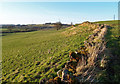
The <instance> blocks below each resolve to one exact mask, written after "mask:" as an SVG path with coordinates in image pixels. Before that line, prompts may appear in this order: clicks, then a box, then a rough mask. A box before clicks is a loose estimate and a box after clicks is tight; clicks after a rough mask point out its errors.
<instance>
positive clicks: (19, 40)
mask: <svg viewBox="0 0 120 84" xmlns="http://www.w3.org/2000/svg"><path fill="white" fill-rule="evenodd" d="M70 29H71V28H68V29H62V30H59V31H56V30H46V31H35V32H26V33H16V34H15V33H13V34H6V36H3V37H2V42H3V44H2V68H3V70H2V72H3V73H2V75H3V77H2V80H3V82H4V81H34V82H39V81H40V80H41V79H43V78H45V77H47V78H52V77H54V76H56V72H57V71H58V70H59V69H61V68H62V67H63V66H64V63H66V61H67V60H68V59H69V56H68V55H69V54H68V53H69V52H70V51H75V50H76V49H78V48H79V47H80V46H81V45H83V41H84V40H85V38H86V37H87V36H88V35H89V34H91V33H92V31H87V27H84V28H82V27H78V28H77V29H73V30H70ZM78 29H79V30H81V32H79V31H77V30H78ZM64 31H66V33H65V34H64V33H62V32H64ZM73 31H76V32H77V33H76V34H74V35H72V33H71V32H73ZM85 32H86V33H85ZM66 34H69V36H67V35H66ZM70 34H71V35H70Z"/></svg>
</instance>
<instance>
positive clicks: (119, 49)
mask: <svg viewBox="0 0 120 84" xmlns="http://www.w3.org/2000/svg"><path fill="white" fill-rule="evenodd" d="M96 23H100V24H109V25H110V26H111V28H109V29H108V32H107V34H106V36H105V37H106V41H107V48H108V49H109V51H110V53H111V54H112V57H111V56H108V58H109V60H110V61H109V63H108V64H109V67H108V69H107V70H106V72H105V74H104V76H103V78H102V81H109V82H119V80H120V37H119V36H120V29H119V26H118V24H120V23H119V22H118V21H117V20H115V21H100V22H96ZM107 76H108V78H106V77H107Z"/></svg>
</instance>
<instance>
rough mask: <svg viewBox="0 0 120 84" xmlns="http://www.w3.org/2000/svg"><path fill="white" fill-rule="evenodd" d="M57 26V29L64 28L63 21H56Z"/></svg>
mask: <svg viewBox="0 0 120 84" xmlns="http://www.w3.org/2000/svg"><path fill="white" fill-rule="evenodd" d="M55 28H56V29H57V30H59V29H61V28H62V23H61V22H56V23H55Z"/></svg>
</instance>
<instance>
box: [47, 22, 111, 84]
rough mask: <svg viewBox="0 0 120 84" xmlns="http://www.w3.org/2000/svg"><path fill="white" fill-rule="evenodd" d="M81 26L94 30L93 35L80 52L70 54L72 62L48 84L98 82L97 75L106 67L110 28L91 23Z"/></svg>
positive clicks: (68, 62)
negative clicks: (108, 29)
mask: <svg viewBox="0 0 120 84" xmlns="http://www.w3.org/2000/svg"><path fill="white" fill-rule="evenodd" d="M79 26H88V27H89V28H91V29H93V34H92V35H90V36H89V37H88V38H87V40H86V41H85V42H84V46H83V47H81V48H80V50H77V51H75V52H70V53H69V58H70V60H69V61H67V62H66V65H65V67H64V68H63V69H61V70H59V71H58V72H57V75H58V76H57V77H55V78H54V79H50V80H48V81H47V82H46V83H48V84H49V83H52V84H53V83H55V84H60V83H66V84H67V83H70V84H71V83H74V84H75V83H79V82H96V81H97V74H98V73H99V72H100V71H101V70H102V69H104V68H105V67H106V63H107V60H106V53H105V52H106V51H107V49H106V42H105V38H104V36H105V34H106V32H107V28H109V26H107V25H106V24H103V25H101V24H93V23H90V22H84V23H82V24H80V25H79Z"/></svg>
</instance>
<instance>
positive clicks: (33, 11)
mask: <svg viewBox="0 0 120 84" xmlns="http://www.w3.org/2000/svg"><path fill="white" fill-rule="evenodd" d="M0 10H1V11H0V24H43V23H48V22H52V23H54V22H58V21H61V22H62V23H67V24H70V23H71V22H73V23H74V24H76V23H82V22H84V21H90V22H94V21H105V20H113V18H114V15H115V18H116V20H117V19H118V2H1V3H0Z"/></svg>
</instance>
